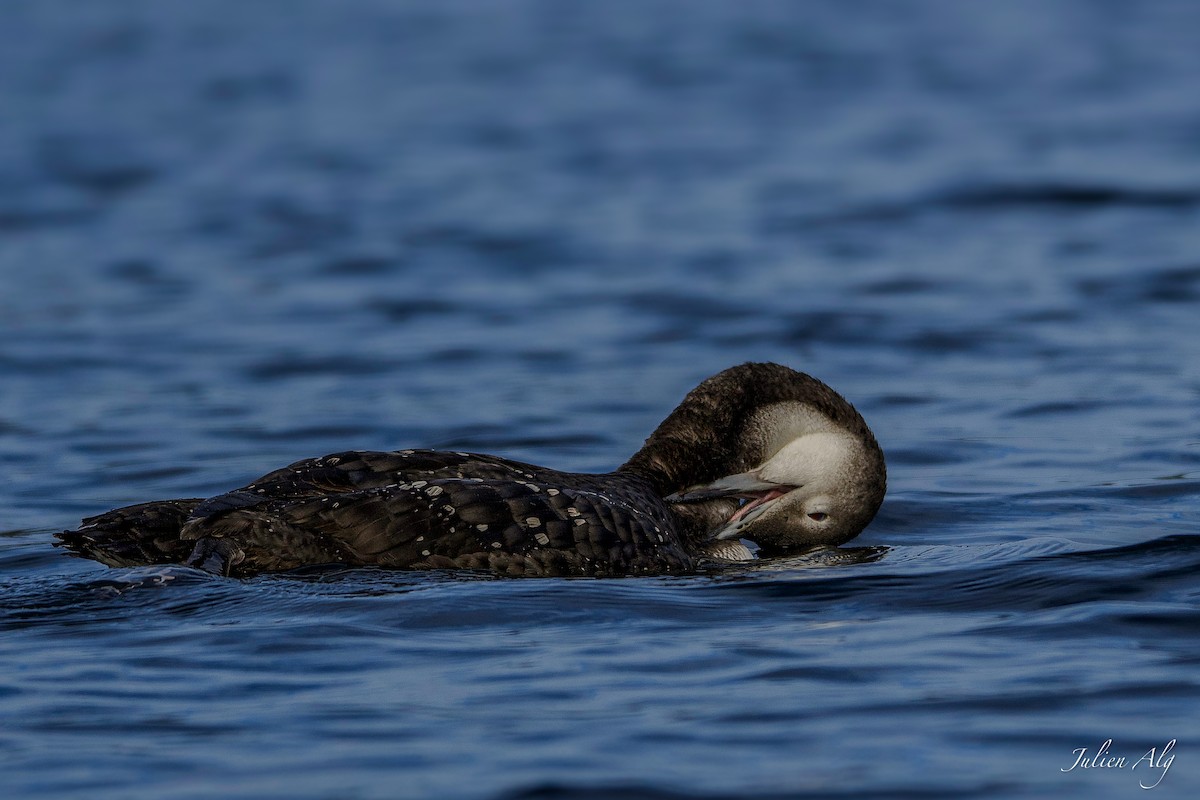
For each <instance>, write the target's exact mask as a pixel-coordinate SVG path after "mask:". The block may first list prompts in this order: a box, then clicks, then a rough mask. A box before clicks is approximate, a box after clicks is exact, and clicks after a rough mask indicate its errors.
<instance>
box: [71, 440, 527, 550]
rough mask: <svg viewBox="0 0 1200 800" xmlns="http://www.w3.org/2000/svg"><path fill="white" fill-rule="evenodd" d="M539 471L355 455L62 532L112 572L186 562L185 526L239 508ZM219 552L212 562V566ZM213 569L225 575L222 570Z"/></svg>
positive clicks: (439, 456)
mask: <svg viewBox="0 0 1200 800" xmlns="http://www.w3.org/2000/svg"><path fill="white" fill-rule="evenodd" d="M531 469H536V468H535V467H531V466H530V465H527V464H520V463H518V462H510V461H505V460H503V459H499V458H495V457H493V456H484V455H473V454H470V453H453V452H440V451H436V450H400V451H396V452H373V451H348V452H342V453H334V454H332V455H328V456H324V457H321V458H309V459H304V460H302V461H297V462H295V463H294V464H290V465H288V466H286V467H283V468H282V469H277V470H275V471H274V472H270V473H268V474H266V475H264V476H263V477H261V478H259V479H258V480H257V481H255V482H254V483H252V484H250V485H249V486H245V487H242V488H240V489H235V490H234V491H232V492H227V493H225V494H221V495H217V496H216V497H210V498H207V499H205V498H189V499H182V500H161V501H156V502H150V503H139V504H137V505H133V506H126V507H124V508H117V509H113V510H112V511H107V512H105V513H103V514H97V515H96V516H93V517H88V518H86V519H84V520H83V521H82V523H81V524H80V527H79V529H78V530H74V531H62V532H61V533H58V534H55V536H56V537H57V538H58V539H59V542H58V543H59V544H60V545H62V546H64V547H66V548H67V549H68V550H70V551H71V552H72V554H73V555H79V556H83V557H86V558H91V559H93V560H96V561H99V562H101V563H102V564H107V565H108V566H111V567H130V566H141V565H147V564H179V563H182V562H183V561H184V560H185V559H188V557H189V555H191V554H193V548H194V547H195V546H196V543H195V542H194V541H190V540H185V539H181V531H182V528H183V526H184V524H185V523H186V522H187V521H189V520H194V519H197V518H205V517H213V516H217V515H220V514H223V513H227V512H231V511H235V510H237V509H251V508H255V507H258V506H263V505H268V504H271V503H278V502H279V501H281V500H283V501H295V500H301V499H304V498H321V497H329V496H338V495H343V494H352V493H355V492H359V491H362V490H364V489H371V488H379V487H384V486H388V485H394V484H396V483H399V482H402V481H404V480H405V479H406V478H410V479H412V480H420V479H425V480H429V479H432V478H437V477H453V476H456V475H463V474H472V475H479V476H492V477H501V476H509V475H512V474H514V472H527V471H528V470H531ZM211 556H212V554H207V555H206V556H205V558H204V563H206V564H209V565H210V566H212V564H213V563H215V562H213V561H212V559H211ZM213 571H224V569H223V568H222V569H214V570H213Z"/></svg>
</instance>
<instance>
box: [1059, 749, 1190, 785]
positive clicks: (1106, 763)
mask: <svg viewBox="0 0 1200 800" xmlns="http://www.w3.org/2000/svg"><path fill="white" fill-rule="evenodd" d="M1112 743H1113V740H1112V739H1105V740H1104V744H1102V745H1100V746H1099V747H1098V748H1096V752H1095V753H1094V754H1089V753H1088V748H1086V747H1076V748H1075V749H1074V750H1072V751H1071V754H1072V755H1073V756H1075V763H1074V764H1072V765H1071V766H1069V767H1063V768H1062V769H1060V770H1059V772H1071V771H1072V770H1074V769H1076V768H1078V769H1125V768H1126V767H1128V768H1129V769H1130V771H1132V770H1136V769H1137V768H1138V767H1140V766H1145V767H1146V768H1147V769H1151V770H1155V769H1160V770H1162V772H1161V773H1160V774H1159V776H1158V780H1156V781H1154V783H1151V784H1149V785H1147V784H1146V781H1144V780H1139V781H1138V786H1141V787H1142V788H1143V789H1153V788H1154V787H1155V786H1158V785H1159V784H1160V783H1162V779H1163V778H1165V777H1167V770H1169V769H1170V768H1171V763H1172V762H1173V761H1174V760H1175V754H1174V753H1172V752H1171V751H1172V750H1174V749H1175V740H1174V739H1172V740H1171V741H1169V742H1167V743H1166V744H1165V745H1163V747H1162V749H1161V750H1159V749H1158V748H1156V747H1151V748H1150V749H1149V750H1147V751H1146V753H1145V755H1143V756H1142V757H1141V758H1139V759H1138V760H1137V761H1133V762H1130V761H1129V759H1128V758H1126V757H1125V756H1114V755H1110V754H1109V749H1110V748H1111V747H1112Z"/></svg>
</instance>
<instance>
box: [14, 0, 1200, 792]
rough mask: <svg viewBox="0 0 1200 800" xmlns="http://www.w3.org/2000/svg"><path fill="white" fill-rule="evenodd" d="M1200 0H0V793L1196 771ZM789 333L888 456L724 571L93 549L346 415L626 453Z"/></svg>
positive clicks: (483, 443) (959, 778) (363, 425)
mask: <svg viewBox="0 0 1200 800" xmlns="http://www.w3.org/2000/svg"><path fill="white" fill-rule="evenodd" d="M1197 24H1200V11H1197V9H1196V8H1195V7H1193V6H1192V5H1190V4H1186V3H1159V4H1154V5H1152V6H1149V5H1142V6H1138V7H1136V8H1133V7H1129V8H1126V7H1124V6H1121V5H1119V4H1105V3H1086V2H1064V3H1059V4H1055V5H1054V6H1052V7H1047V6H1045V5H1044V4H1033V3H1026V2H1018V3H1004V4H993V5H990V6H986V7H984V6H977V5H973V6H971V8H970V9H967V8H966V7H960V4H955V3H951V2H948V1H947V0H925V1H924V2H922V1H921V0H913V2H909V3H904V4H901V5H882V4H868V5H865V6H862V7H861V8H857V9H855V11H854V12H853V14H852V15H850V16H848V15H847V12H846V11H845V10H844V9H842V8H841V7H835V6H833V5H829V6H820V7H818V6H814V5H811V4H801V5H797V4H791V3H775V2H767V1H765V0H764V2H751V3H741V4H728V3H721V2H689V3H686V4H681V3H672V2H667V1H666V0H663V1H661V2H660V1H659V0H654V1H653V2H646V1H645V0H639V2H625V0H618V1H617V2H610V3H604V4H585V5H579V4H571V5H570V6H569V7H568V6H565V5H558V4H553V3H549V4H548V3H541V2H537V1H536V0H521V1H520V2H512V3H504V4H478V3H468V2H460V1H459V0H450V1H449V2H437V3H434V2H423V1H417V2H409V3H404V4H388V3H379V2H373V0H354V2H349V3H342V4H328V3H319V2H310V1H309V0H300V1H299V2H288V3H282V2H273V1H268V2H262V3H254V4H238V3H231V2H224V0H221V1H220V2H209V3H205V4H188V3H184V2H177V1H176V0H167V1H166V2H158V3H149V4H120V5H113V4H88V5H86V6H78V4H72V5H71V6H70V8H69V9H68V7H67V6H66V5H65V4H62V3H59V2H54V1H51V2H40V1H39V2H36V3H34V2H21V1H18V2H12V3H9V4H7V6H6V12H5V24H4V25H0V54H3V55H0V64H2V67H0V100H2V101H3V104H4V108H5V111H6V114H5V124H4V125H3V126H0V277H2V278H3V291H0V465H2V468H3V469H2V471H3V475H4V480H3V481H0V493H2V498H0V500H2V501H0V509H2V512H0V513H2V518H0V527H3V528H4V529H5V530H4V532H0V630H3V636H0V660H2V662H3V663H4V664H5V665H6V666H5V669H4V670H3V671H2V673H3V674H2V675H0V723H2V724H0V767H2V768H3V769H2V773H3V775H4V779H3V785H4V787H5V790H6V796H34V795H53V796H64V797H70V796H79V797H85V796H86V797H95V796H113V797H160V796H163V795H164V794H170V795H171V796H173V797H197V798H199V797H211V796H213V795H214V794H217V793H220V794H221V795H222V796H234V797H298V796H305V797H330V798H332V797H395V796H438V797H443V796H454V797H468V798H493V797H514V798H515V797H529V798H533V797H588V798H593V797H594V798H598V797H606V796H609V795H610V794H611V793H612V792H613V791H615V789H616V788H617V787H619V788H620V789H621V791H622V792H623V793H624V794H623V796H633V797H639V796H640V797H654V798H674V797H680V796H694V795H697V794H703V795H705V796H715V797H764V798H776V797H779V798H782V797H795V796H810V795H811V796H822V797H870V796H874V797H896V796H922V797H923V796H953V797H1017V796H1030V797H1034V796H1037V797H1042V796H1055V797H1079V798H1085V797H1086V798H1095V797H1126V796H1129V794H1130V793H1131V792H1140V791H1142V790H1141V789H1138V788H1137V784H1138V782H1139V780H1140V779H1144V778H1145V777H1146V775H1143V774H1142V773H1140V772H1136V771H1131V770H1128V769H1125V770H1117V769H1112V770H1101V769H1092V770H1088V771H1087V772H1086V773H1085V772H1083V771H1082V770H1074V771H1072V772H1070V773H1064V772H1062V769H1063V768H1066V767H1069V766H1071V763H1072V762H1073V761H1074V757H1073V756H1072V753H1073V751H1074V750H1076V749H1077V748H1081V747H1088V748H1096V747H1098V746H1099V744H1100V743H1101V742H1103V741H1104V740H1105V739H1109V738H1111V739H1113V745H1112V748H1111V749H1112V752H1113V753H1115V754H1117V755H1127V756H1131V758H1132V759H1136V758H1137V757H1138V756H1140V755H1141V754H1142V753H1144V752H1146V751H1148V750H1149V749H1150V748H1151V747H1155V748H1158V749H1160V750H1161V748H1162V747H1163V746H1164V745H1165V744H1166V742H1168V741H1169V740H1170V739H1172V738H1175V739H1178V742H1179V744H1178V746H1177V748H1176V751H1175V752H1176V753H1177V754H1178V756H1179V758H1178V759H1177V760H1176V761H1175V762H1174V764H1173V765H1172V767H1171V769H1170V771H1169V773H1168V774H1166V775H1165V777H1164V779H1163V781H1162V783H1161V784H1160V785H1159V786H1158V787H1157V788H1156V789H1155V790H1154V792H1155V793H1156V796H1159V795H1161V796H1172V797H1176V796H1189V794H1190V793H1194V791H1193V790H1194V788H1195V787H1197V786H1200V766H1198V765H1200V762H1198V761H1197V760H1196V759H1194V758H1192V757H1190V756H1189V753H1190V749H1189V748H1190V745H1191V744H1193V743H1194V742H1195V741H1196V740H1197V738H1198V737H1200V731H1197V727H1196V723H1195V718H1196V716H1197V715H1196V709H1197V699H1198V693H1197V690H1196V682H1195V679H1194V667H1195V665H1196V663H1197V662H1198V661H1200V650H1198V649H1197V645H1196V641H1197V636H1196V635H1195V634H1196V632H1197V630H1198V629H1200V618H1198V617H1197V608H1198V607H1200V606H1198V602H1197V601H1198V600H1200V589H1198V588H1197V585H1196V581H1195V578H1194V576H1195V575H1196V573H1197V568H1198V567H1200V558H1198V557H1200V529H1198V528H1197V514H1196V507H1197V502H1196V500H1197V497H1198V496H1200V479H1198V478H1197V465H1198V464H1200V415H1198V413H1197V402H1196V400H1197V397H1200V366H1198V365H1200V357H1198V356H1200V353H1198V352H1197V344H1198V342H1200V340H1198V339H1197V337H1196V335H1195V330H1196V329H1195V318H1196V313H1197V305H1198V303H1200V268H1198V266H1197V265H1198V264H1200V240H1198V238H1197V233H1196V232H1197V230H1200V227H1198V226H1197V221H1198V217H1197V215H1198V213H1200V150H1198V149H1197V146H1196V136H1195V133H1196V130H1197V120H1198V119H1200V106H1198V105H1197V98H1196V92H1195V87H1196V85H1197V80H1200V49H1197V48H1196V47H1195V36H1194V35H1193V34H1194V31H1195V30H1196V26H1197ZM746 360H774V361H780V362H783V363H786V364H789V365H790V366H793V367H796V368H798V369H803V370H806V371H810V372H812V373H814V374H815V375H817V376H819V377H821V378H822V379H824V380H825V381H827V382H828V383H830V384H831V385H832V386H834V387H835V388H837V389H838V390H839V391H840V392H842V393H843V394H845V395H846V396H847V397H848V398H849V399H851V400H852V401H853V402H854V403H855V404H856V405H857V406H858V408H859V409H860V410H861V411H862V412H863V414H864V416H866V418H867V419H868V421H869V422H870V423H871V425H872V427H873V428H874V430H875V431H876V433H877V434H878V437H879V439H880V441H881V443H882V445H883V447H884V449H885V451H886V452H887V454H888V463H889V479H890V486H891V491H890V494H889V497H888V499H887V501H886V502H885V505H884V507H883V510H882V511H881V513H880V516H879V517H878V519H877V520H876V521H875V523H874V524H873V525H872V526H871V527H870V528H869V529H868V530H867V531H866V532H865V533H864V535H863V536H861V537H860V538H859V539H858V540H856V541H855V542H853V543H852V545H853V546H851V547H846V548H841V549H822V550H818V551H814V552H813V553H810V554H806V555H803V556H799V557H795V558H791V559H785V560H778V561H764V562H760V563H756V564H752V565H746V566H739V567H736V568H731V569H729V570H721V571H716V572H713V573H708V574H704V575H698V576H690V577H677V578H651V579H620V580H603V581H596V580H557V579H546V580H523V581H513V580H501V579H497V578H494V577H492V576H480V575H467V574H459V575H453V574H445V573H436V574H434V573H430V574H417V573H389V572H384V571H378V570H328V569H326V570H309V571H305V572H303V573H300V574H295V575H286V576H261V577H259V578H255V579H252V580H247V581H230V580H224V579H218V578H213V577H211V576H207V575H204V574H201V573H198V572H195V571H193V570H189V569H186V568H182V567H178V568H177V567H170V568H146V569H133V570H108V569H104V568H102V567H100V566H99V565H96V564H92V563H89V562H85V561H80V560H75V559H69V558H65V557H63V555H62V554H61V553H60V552H58V551H56V550H55V549H54V548H52V547H51V545H50V535H49V534H50V532H51V531H53V530H57V529H60V528H64V527H71V526H74V524H75V523H76V521H77V520H78V519H79V518H80V517H82V516H85V515H88V514H93V513H96V512H98V511H101V510H104V509H107V508H110V507H113V506H117V505H121V504H125V503H134V502H139V501H143V500H148V499H153V498H161V497H181V496H188V497H191V496H199V495H204V494H213V493H216V492H219V491H222V490H224V489H227V488H229V487H230V486H235V485H239V484H241V483H244V482H245V481H246V480H248V479H251V478H253V477H254V476H256V475H259V474H262V473H263V472H265V471H267V470H269V469H272V468H274V467H277V466H279V465H281V464H284V463H288V462H290V461H293V460H295V459H298V458H302V457H307V456H312V455H318V454H321V453H325V452H332V451H335V450H340V449H346V448H352V447H362V448H372V449H381V448H389V447H397V448H399V447H405V446H420V447H447V448H457V449H471V450H477V451H483V452H496V453H500V454H502V455H506V456H509V457H512V458H517V459H522V460H528V461H533V462H536V463H542V464H546V465H548V466H553V467H558V468H563V469H575V470H607V469H611V468H612V467H614V466H615V465H617V464H619V463H621V462H623V461H624V460H625V459H626V458H627V457H628V456H629V454H630V453H632V452H633V451H634V450H635V449H636V448H637V447H638V446H639V445H640V443H641V441H642V439H643V438H644V437H645V436H646V435H647V434H648V433H649V432H650V430H651V429H652V428H653V427H654V425H655V424H657V422H658V421H659V420H660V419H661V417H662V416H663V415H664V414H666V413H667V411H669V410H670V409H671V408H673V407H674V405H675V404H676V402H677V401H678V400H679V399H680V397H681V396H682V395H683V393H684V392H686V391H687V390H688V389H689V388H691V387H692V386H694V385H695V384H696V383H697V382H698V381H699V380H701V379H702V378H704V377H706V376H708V375H710V374H712V373H715V372H717V371H719V370H720V369H723V368H725V367H727V366H730V365H732V364H735V363H738V362H740V361H746Z"/></svg>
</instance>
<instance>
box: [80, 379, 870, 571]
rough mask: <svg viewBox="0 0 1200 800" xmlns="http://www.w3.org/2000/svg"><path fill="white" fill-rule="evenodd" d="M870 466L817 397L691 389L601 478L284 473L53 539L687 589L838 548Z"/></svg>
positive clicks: (161, 552) (510, 466)
mask: <svg viewBox="0 0 1200 800" xmlns="http://www.w3.org/2000/svg"><path fill="white" fill-rule="evenodd" d="M885 489H886V469H885V466H884V459H883V452H882V451H881V450H880V448H879V445H878V443H877V442H876V441H875V436H874V435H873V434H872V433H871V431H870V429H869V428H868V427H867V424H866V422H864V421H863V418H862V416H861V415H860V414H859V413H858V412H857V411H856V410H855V409H854V407H853V406H851V405H850V404H849V403H848V402H846V400H845V399H843V398H842V397H841V396H840V395H839V394H837V393H836V392H834V391H833V390H832V389H830V388H829V387H828V386H826V385H825V384H824V383H822V382H821V381H819V380H817V379H816V378H813V377H811V376H809V375H806V374H804V373H801V372H796V371H794V370H792V369H789V368H787V367H784V366H780V365H778V364H770V363H759V364H755V363H750V364H742V365H741V366H737V367H732V368H730V369H727V370H725V371H724V372H721V373H719V374H717V375H714V376H713V377H711V378H709V379H708V380H706V381H704V382H703V383H701V384H700V385H699V386H698V387H696V388H695V389H693V390H692V391H691V392H690V393H689V394H688V395H687V397H685V398H684V399H683V402H682V403H680V404H679V407H678V408H676V409H675V410H674V411H673V412H671V414H670V416H668V417H667V418H666V419H665V420H664V421H663V422H662V424H660V425H659V426H658V428H657V429H656V430H655V431H654V432H653V433H652V434H651V435H650V437H649V438H648V439H647V440H646V442H645V444H644V446H643V447H642V448H641V449H640V450H639V451H638V452H637V453H635V454H634V455H633V457H632V458H630V459H629V461H627V462H626V463H625V464H623V465H622V466H620V467H618V468H617V470H616V471H615V472H611V473H607V474H581V473H570V472H558V471H556V470H551V469H546V468H544V467H537V466H533V465H531V464H524V463H521V462H517V461H510V460H508V459H503V458H497V457H495V456H488V455H477V454H472V453H460V452H441V451H435V450H399V451H395V452H364V451H348V452H342V453H334V454H332V455H327V456H323V457H321V458H314V459H306V460H303V461H297V462H296V463H294V464H291V465H289V466H287V467H284V468H282V469H278V470H276V471H274V472H271V473H268V474H267V475H264V476H263V477H261V478H259V479H258V480H256V481H254V482H253V483H251V484H249V485H247V486H244V487H242V488H240V489H235V490H233V491H231V492H227V493H226V494H222V495H218V496H216V497H210V498H208V499H202V498H193V499H186V500H164V501H159V502H152V503H142V504H140V505H134V506H127V507H124V508H118V509H115V510H113V511H109V512H107V513H105V514H100V515H98V516H95V517H89V518H87V519H84V520H83V522H82V524H81V526H80V527H79V529H78V530H75V531H64V532H62V533H60V534H58V538H59V539H60V540H61V543H62V544H63V545H65V546H66V547H67V548H69V549H70V550H71V551H73V553H75V554H78V555H81V556H86V557H88V558H93V559H95V560H97V561H100V562H103V563H105V564H108V565H110V566H133V565H145V564H187V565H190V566H193V567H199V568H201V569H204V570H207V571H209V572H213V573H217V574H222V575H231V576H247V575H254V574H257V573H261V572H275V571H283V570H290V569H295V568H298V567H303V566H308V565H321V564H342V565H348V566H379V567H388V568H399V569H436V568H459V569H473V570H490V571H492V572H495V573H499V574H502V575H560V576H568V575H577V576H608V575H632V574H663V573H686V572H692V571H695V570H696V569H697V568H698V567H700V566H702V565H703V564H705V563H707V562H709V561H718V562H719V561H721V560H725V559H730V558H732V559H734V560H737V559H744V558H751V557H753V556H752V555H751V552H750V550H749V549H748V548H747V547H746V546H745V545H742V544H741V543H740V542H739V540H740V539H748V540H751V541H752V542H753V543H754V544H755V545H757V546H758V548H759V553H760V554H762V555H780V554H786V553H789V552H796V551H799V550H803V549H805V548H809V547H812V546H814V545H820V544H830V545H837V544H842V543H843V542H847V541H849V540H850V539H853V538H854V537H855V536H857V535H858V534H859V533H860V532H861V531H862V529H863V528H865V527H866V526H867V524H868V523H869V522H870V521H871V519H872V518H873V517H874V516H875V512H876V511H877V510H878V509H879V506H880V504H881V503H882V502H883V495H884V492H885Z"/></svg>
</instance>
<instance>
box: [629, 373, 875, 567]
mask: <svg viewBox="0 0 1200 800" xmlns="http://www.w3.org/2000/svg"><path fill="white" fill-rule="evenodd" d="M643 454H645V455H643ZM638 463H641V464H647V463H649V464H653V465H657V466H659V467H660V470H661V472H663V473H665V474H666V475H667V476H669V477H668V478H667V480H668V481H671V482H672V483H673V485H672V483H668V484H667V485H669V486H671V489H672V491H671V492H670V493H669V494H667V495H666V498H665V499H666V500H667V502H669V503H697V502H703V501H709V500H713V499H715V498H739V499H741V500H743V501H744V502H743V503H742V504H741V505H740V506H737V507H736V508H735V509H734V510H733V511H732V513H731V514H729V516H728V517H727V518H722V519H721V520H720V521H719V522H718V523H717V525H716V528H715V529H714V530H713V531H712V532H711V536H712V538H715V539H740V538H744V539H750V540H752V541H754V543H755V544H757V545H758V546H759V548H760V551H761V552H762V554H763V555H772V554H782V553H788V552H795V551H797V550H802V549H805V548H809V547H813V546H815V545H822V544H829V545H838V544H842V543H844V542H848V541H850V540H851V539H853V538H854V537H855V536H857V535H858V534H859V533H861V532H862V530H863V529H864V528H865V527H866V526H867V524H868V523H870V521H871V520H872V519H873V518H874V517H875V513H876V512H877V511H878V510H879V506H880V504H881V503H882V502H883V496H884V492H885V491H886V486H887V471H886V466H885V464H884V459H883V451H882V450H881V449H880V447H879V444H878V443H877V442H876V441H875V436H874V435H873V434H872V433H871V430H870V429H869V428H868V427H867V424H866V422H865V421H864V420H863V418H862V416H861V415H860V414H859V413H858V412H857V411H856V410H855V409H854V407H853V406H852V405H850V403H848V402H846V400H845V399H844V398H843V397H842V396H841V395H839V394H837V393H836V392H834V391H833V390H832V389H830V388H829V387H828V386H827V385H825V384H824V383H822V382H821V381H819V380H817V379H816V378H813V377H811V376H809V375H806V374H804V373H801V372H796V371H794V370H791V369H788V368H787V367H782V366H780V365H778V364H743V365H741V366H739V367H733V368H732V369H728V370H725V371H724V372H721V373H719V374H718V375H715V376H713V377H712V378H709V379H708V380H707V381H705V382H704V383H702V384H700V386H698V387H697V388H696V389H695V390H694V391H693V392H692V393H691V394H689V395H688V396H687V398H685V399H684V401H683V403H681V404H680V406H679V408H677V409H676V410H675V412H673V413H672V414H671V416H669V417H668V418H667V419H666V420H665V421H664V422H663V424H662V425H661V426H659V429H658V430H656V431H655V433H654V434H653V435H652V436H651V437H650V439H649V440H647V443H646V447H645V448H643V450H642V451H641V452H639V454H638V455H637V456H635V457H634V459H631V461H630V465H636V464H638ZM627 466H629V465H627ZM726 507H727V508H728V507H729V506H726Z"/></svg>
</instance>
